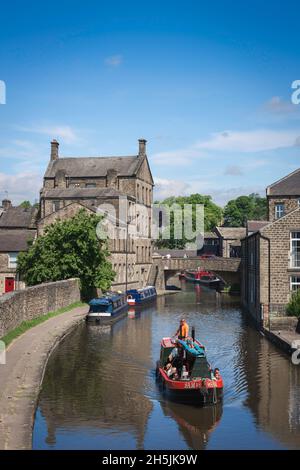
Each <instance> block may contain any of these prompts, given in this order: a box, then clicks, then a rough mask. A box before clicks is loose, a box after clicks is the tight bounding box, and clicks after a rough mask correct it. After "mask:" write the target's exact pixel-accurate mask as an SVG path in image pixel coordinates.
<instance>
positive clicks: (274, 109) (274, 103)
mask: <svg viewBox="0 0 300 470" xmlns="http://www.w3.org/2000/svg"><path fill="white" fill-rule="evenodd" d="M263 108H264V111H266V112H268V113H271V114H276V115H278V114H280V115H287V114H294V113H295V112H296V111H298V109H297V106H295V105H294V104H292V103H291V102H290V101H284V100H283V99H282V98H281V97H280V96H273V97H272V98H271V99H270V100H269V101H267V102H266V103H265V104H264V107H263Z"/></svg>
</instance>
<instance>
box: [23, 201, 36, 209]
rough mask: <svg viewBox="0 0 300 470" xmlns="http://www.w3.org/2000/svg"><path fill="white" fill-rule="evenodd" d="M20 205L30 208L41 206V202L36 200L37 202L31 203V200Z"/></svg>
mask: <svg viewBox="0 0 300 470" xmlns="http://www.w3.org/2000/svg"><path fill="white" fill-rule="evenodd" d="M20 207H23V209H30V208H31V207H36V208H39V203H38V202H36V203H35V204H31V202H30V201H23V202H21V204H20Z"/></svg>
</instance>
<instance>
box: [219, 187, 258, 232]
mask: <svg viewBox="0 0 300 470" xmlns="http://www.w3.org/2000/svg"><path fill="white" fill-rule="evenodd" d="M266 218H267V200H266V198H265V197H260V196H259V195H258V194H255V193H253V194H250V195H249V196H239V197H238V198H236V199H232V200H231V201H229V202H228V203H227V205H226V206H225V209H224V225H225V226H227V227H242V226H245V225H246V222H247V220H265V219H266Z"/></svg>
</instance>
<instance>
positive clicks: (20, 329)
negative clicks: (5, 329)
mask: <svg viewBox="0 0 300 470" xmlns="http://www.w3.org/2000/svg"><path fill="white" fill-rule="evenodd" d="M84 305H86V304H85V303H83V302H75V303H74V304H71V305H68V306H67V307H63V308H60V309H59V310H56V311H55V312H49V313H47V314H46V315H41V316H40V317H37V318H33V319H32V320H27V321H23V322H22V323H21V324H20V325H19V326H17V328H15V329H14V330H11V331H10V332H9V333H7V335H5V336H3V338H1V341H3V342H4V343H5V346H6V347H7V346H8V345H9V344H10V343H11V342H12V341H13V340H14V339H16V338H17V337H18V336H21V335H22V334H23V333H25V331H27V330H29V329H30V328H33V327H34V326H37V325H39V324H40V323H44V322H45V321H47V320H49V318H52V317H56V316H57V315H60V314H62V313H66V312H68V311H69V310H72V309H73V308H76V307H83V306H84Z"/></svg>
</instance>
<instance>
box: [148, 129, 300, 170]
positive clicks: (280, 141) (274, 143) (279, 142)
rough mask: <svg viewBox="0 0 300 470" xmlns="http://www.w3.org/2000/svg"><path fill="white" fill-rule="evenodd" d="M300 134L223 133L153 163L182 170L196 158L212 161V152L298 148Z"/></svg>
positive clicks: (163, 154) (156, 157)
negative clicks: (177, 167)
mask: <svg viewBox="0 0 300 470" xmlns="http://www.w3.org/2000/svg"><path fill="white" fill-rule="evenodd" d="M299 141H300V130H270V129H256V130H251V131H230V130H228V131H223V132H216V133H213V134H211V136H210V138H209V139H207V140H203V141H197V142H195V143H194V144H192V145H190V146H187V147H186V148H183V149H178V150H170V151H165V152H159V153H156V154H154V155H153V157H152V160H153V162H154V163H155V164H157V165H170V164H172V165H176V166H183V165H187V164H189V163H192V162H194V161H195V160H197V159H199V158H205V157H206V158H207V157H209V158H211V154H212V152H213V154H214V156H216V153H217V152H230V153H233V152H238V153H243V154H244V153H258V152H264V151H269V150H277V149H280V148H288V147H294V146H297V145H299Z"/></svg>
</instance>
